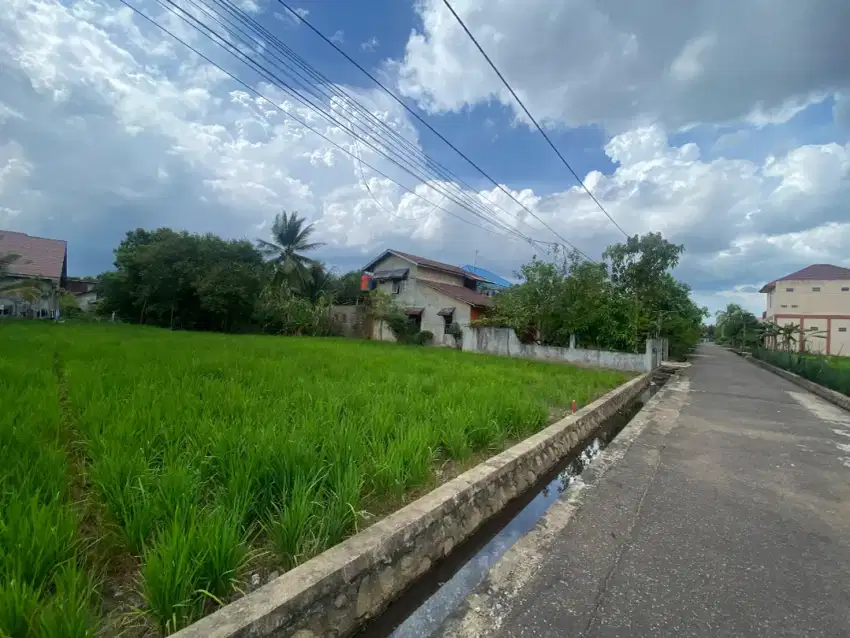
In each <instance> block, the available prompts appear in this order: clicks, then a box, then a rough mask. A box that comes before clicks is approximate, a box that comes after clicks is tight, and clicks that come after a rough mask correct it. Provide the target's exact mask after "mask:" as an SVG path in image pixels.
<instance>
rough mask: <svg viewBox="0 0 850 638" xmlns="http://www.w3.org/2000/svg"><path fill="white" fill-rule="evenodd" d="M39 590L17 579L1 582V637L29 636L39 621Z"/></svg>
mask: <svg viewBox="0 0 850 638" xmlns="http://www.w3.org/2000/svg"><path fill="white" fill-rule="evenodd" d="M40 604H41V595H40V592H39V590H37V589H33V587H32V586H31V585H30V584H28V583H25V582H22V581H20V580H16V579H10V580H5V581H4V580H0V636H4V637H5V636H10V637H11V638H16V637H17V636H29V635H31V633H32V630H33V628H34V627H35V624H36V622H37V619H38V612H39V609H40Z"/></svg>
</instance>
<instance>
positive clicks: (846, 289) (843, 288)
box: [841, 286, 850, 292]
mask: <svg viewBox="0 0 850 638" xmlns="http://www.w3.org/2000/svg"><path fill="white" fill-rule="evenodd" d="M841 292H850V287H848V286H842V288H841Z"/></svg>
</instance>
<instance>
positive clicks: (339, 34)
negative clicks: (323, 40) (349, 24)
mask: <svg viewBox="0 0 850 638" xmlns="http://www.w3.org/2000/svg"><path fill="white" fill-rule="evenodd" d="M330 40H331V42H333V43H335V44H342V43H343V42H345V32H344V31H343V30H342V29H337V30H336V31H335V32H334V34H333V35H332V36H331V38H330Z"/></svg>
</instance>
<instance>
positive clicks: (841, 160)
mask: <svg viewBox="0 0 850 638" xmlns="http://www.w3.org/2000/svg"><path fill="white" fill-rule="evenodd" d="M458 4H459V5H460V4H461V3H458ZM154 6H155V5H150V7H148V8H152V7H154ZM506 7H507V5H504V6H502V9H503V10H508V9H509V7H508V8H506ZM599 20H601V18H599ZM557 21H558V20H556V22H557ZM547 24H548V23H547ZM606 24H607V23H606V22H605V21H604V20H602V21H601V22H598V23H592V24H591V25H590V26H591V27H592V28H595V29H597V30H598V29H602V28H603V27H605V28H608V26H606ZM594 25H595V26H594ZM609 26H610V25H609ZM548 28H549V27H548V26H546V27H543V30H544V31H548ZM695 31H696V30H695ZM710 33H717V34H718V35H717V38H718V39H717V44H716V45H714V44H711V42H710V40H711V37H710V36H709V35H706V34H710ZM723 34H724V32H723V30H711V29H708V28H701V29H699V30H698V31H696V35H694V37H691V38H685V39H684V41H683V42H682V43H681V44H680V45H677V46H676V47H675V51H673V50H672V49H671V52H670V56H669V62H666V63H665V65H662V66H664V68H665V69H668V68H671V64H672V61H673V60H676V59H683V60H684V59H687V60H688V62H687V63H685V62H681V63H680V64H679V65H678V67H677V69H678V70H677V71H676V73H677V74H678V76H679V80H677V81H686V82H687V83H690V84H693V83H697V84H699V83H700V82H702V81H703V78H704V76H705V74H706V73H707V71H706V65H709V64H712V63H713V62H712V60H713V56H714V55H715V47H717V48H720V47H722V46H723V44H724V35H723ZM544 35H545V34H544ZM487 37H489V38H491V40H493V41H495V40H499V41H501V42H504V43H505V46H508V45H509V44H510V43H511V42H512V41H513V40H514V36H512V35H510V34H508V33H507V32H506V31H505V30H504V29H503V30H501V31H497V32H494V33H490V34H489V35H488V36H487ZM700 38H708V40H705V41H702V43H700ZM623 42H624V43H625V45H627V48H628V46H633V45H631V44H629V43H630V42H633V40H632V39H629V38H626V39H625V40H623ZM635 42H637V41H635ZM689 42H697V44H692V45H688V44H687V43H689ZM199 44H202V43H199ZM635 46H636V45H635ZM688 46H690V49H688ZM535 47H536V44H535V43H533V42H531V43H529V45H528V48H530V49H533V50H535ZM531 53H532V51H526V50H525V49H523V48H522V47H520V49H519V54H520V56H521V57H522V56H525V55H531ZM635 55H636V54H635ZM445 60H446V61H447V62H451V61H452V60H455V61H457V58H454V57H452V56H448V57H446V58H445ZM230 68H232V67H230ZM467 68H468V69H469V71H470V73H469V77H470V84H471V85H475V83H476V78H477V76H476V75H475V70H474V68H473V66H472V65H471V64H468V65H467ZM0 71H2V76H3V77H4V82H2V83H0V105H3V106H2V107H0V140H3V143H2V144H1V145H0V227H2V226H5V227H10V228H12V229H16V230H24V231H27V232H34V233H38V234H42V235H47V236H58V237H63V238H66V239H68V240H69V244H70V247H69V251H70V261H71V264H70V265H71V271H72V272H76V273H79V274H89V273H93V272H97V271H98V270H101V269H103V268H106V267H107V266H108V264H109V263H110V261H111V259H110V254H111V250H112V248H113V247H114V246H115V245H116V244H117V242H118V241H119V240H120V238H121V236H122V235H123V233H124V232H126V231H127V230H128V229H131V228H135V227H137V226H143V227H155V226H159V225H169V226H173V227H177V228H188V229H190V230H194V231H203V232H207V231H210V232H217V233H220V234H223V235H226V236H237V237H238V236H247V237H251V238H253V237H256V236H257V235H259V234H262V233H264V232H266V229H267V228H268V225H269V222H270V220H271V219H272V218H273V216H274V214H275V213H276V212H278V211H279V210H280V209H281V208H287V209H289V210H298V211H300V212H301V213H303V214H306V215H307V216H308V217H309V218H310V219H311V221H314V222H315V223H316V225H317V229H318V233H319V239H320V240H321V241H325V242H328V244H329V246H328V248H327V249H326V250H325V252H324V253H323V254H322V257H323V258H325V259H328V260H329V261H331V262H332V263H339V264H342V265H344V267H355V266H357V265H359V263H360V262H361V261H365V260H366V259H367V257H368V256H371V255H373V254H374V253H377V252H378V251H379V250H381V249H382V248H385V247H387V246H394V247H398V248H400V249H407V250H410V251H411V252H417V253H420V254H425V255H429V256H432V257H434V258H436V259H443V260H447V261H450V262H454V263H462V262H467V261H471V260H472V259H473V256H474V254H475V251H476V250H478V251H480V254H479V260H480V262H481V263H486V265H487V267H488V268H491V269H493V270H495V271H497V272H501V273H502V274H504V275H506V276H509V275H510V274H511V273H512V272H513V271H514V270H516V269H517V268H518V267H519V265H520V264H521V263H523V261H526V260H527V259H528V258H529V257H530V255H531V253H532V249H531V248H530V247H529V246H527V245H526V244H523V243H521V242H517V241H512V240H509V239H506V238H500V237H494V236H492V235H491V234H488V233H486V232H485V231H483V230H480V229H478V228H475V227H472V226H469V225H468V224H464V223H463V222H461V221H459V220H458V219H456V218H455V217H452V216H451V215H450V214H448V213H447V212H444V211H442V210H440V208H439V207H445V208H446V209H447V210H448V211H449V212H450V213H454V214H458V215H461V216H463V217H465V218H467V219H471V217H470V215H469V213H466V212H463V211H462V210H460V209H459V208H458V207H457V206H456V205H454V204H452V203H450V202H447V201H446V200H445V198H444V197H443V196H441V195H440V194H438V193H437V192H435V190H434V189H437V190H439V189H440V188H441V187H442V185H441V184H440V183H433V182H432V183H430V184H423V183H419V182H418V181H416V180H414V179H412V178H410V176H407V175H405V174H403V173H402V172H401V171H399V170H397V169H394V168H393V167H392V166H391V165H390V164H389V163H388V162H386V161H385V160H383V159H381V158H380V157H379V156H378V155H377V154H376V153H375V152H374V151H373V150H370V149H369V148H368V147H367V146H366V145H365V144H358V146H357V151H356V152H357V153H359V154H360V155H361V157H362V159H363V162H364V163H368V164H372V165H373V166H374V167H375V168H377V169H379V170H381V171H383V172H386V173H387V174H388V175H390V176H391V177H393V178H394V179H397V180H399V181H401V182H402V183H404V184H407V185H409V186H410V187H411V188H412V189H413V190H414V191H415V192H416V193H418V194H420V195H422V196H423V197H425V198H426V199H427V200H430V202H431V203H428V202H426V201H423V200H422V199H419V198H417V197H416V196H414V195H410V194H409V193H405V192H404V191H403V190H402V189H401V188H399V187H398V186H396V185H395V184H393V183H392V182H391V181H390V180H388V179H386V178H385V177H383V176H381V175H379V174H378V173H377V172H376V171H375V170H373V169H370V168H369V167H367V166H365V165H364V166H363V167H362V169H361V167H360V166H359V165H358V163H357V162H356V161H355V160H353V159H352V158H351V157H350V156H348V155H346V154H345V153H344V152H343V151H341V150H340V149H339V148H336V147H335V146H334V145H333V144H331V143H329V142H327V141H325V140H323V139H321V138H320V137H319V136H317V135H316V134H315V133H312V132H311V131H309V130H308V129H307V128H306V127H305V126H304V125H302V124H300V123H298V122H297V121H296V120H295V119H293V117H292V115H296V116H298V117H299V118H302V119H303V120H304V121H306V122H307V123H309V124H310V125H311V126H313V127H315V128H316V129H317V130H319V131H321V132H322V133H323V134H325V135H326V136H327V137H328V138H330V139H331V140H333V141H334V142H335V143H337V144H339V145H340V146H342V147H343V148H346V149H349V150H353V149H354V145H353V142H352V138H351V136H350V135H349V133H348V132H347V131H346V130H345V129H344V128H343V127H340V126H337V125H334V124H330V123H328V122H326V121H324V120H323V119H322V118H321V117H320V116H319V115H316V114H314V113H311V112H309V111H307V110H305V109H304V108H302V107H300V106H298V105H296V104H295V103H293V102H292V100H291V98H289V96H286V95H284V94H282V93H280V92H279V91H277V90H276V89H273V88H270V87H268V86H260V90H261V91H262V92H263V93H264V94H266V95H267V96H268V97H269V98H270V99H271V100H272V102H273V103H274V104H276V105H279V106H280V107H281V108H282V109H283V110H284V111H286V112H288V113H289V114H290V115H287V114H286V113H284V112H281V111H280V110H278V109H277V108H275V106H273V105H272V104H270V103H268V102H265V101H263V100H261V99H259V98H257V97H256V96H255V95H252V94H250V93H249V92H247V91H245V90H244V89H243V88H242V87H239V86H238V85H236V84H235V83H233V82H231V81H230V80H229V79H228V78H227V77H226V76H225V75H224V74H222V73H221V72H220V71H217V70H215V69H213V68H212V67H210V66H209V65H207V64H206V63H203V62H202V61H201V60H199V59H198V58H197V57H196V56H193V55H190V54H187V52H186V50H184V49H183V48H181V47H180V46H179V45H175V44H174V43H172V42H169V41H168V40H167V38H166V37H165V36H164V35H163V34H162V33H160V32H159V31H157V30H155V29H153V28H151V27H150V25H146V24H145V23H144V22H142V21H141V20H140V19H138V18H136V17H135V16H133V15H131V14H129V13H127V12H126V11H124V10H123V9H119V8H116V7H115V6H113V4H112V3H111V2H107V1H106V0H77V1H75V2H69V3H68V4H60V3H58V2H54V1H53V0H6V2H5V3H3V4H2V5H0ZM665 73H666V71H665ZM449 77H451V74H449ZM550 77H560V76H559V75H558V74H554V75H551V76H550ZM576 77H579V76H578V75H576ZM581 77H584V78H585V81H586V82H591V81H593V82H595V79H594V78H595V76H593V75H592V74H591V73H590V72H589V71H587V70H585V73H584V75H582V76H581ZM350 90H351V91H353V92H354V93H355V94H356V95H357V97H358V98H359V99H361V100H362V101H363V102H364V103H365V104H366V105H368V107H369V108H370V110H371V111H372V112H373V113H374V114H375V115H376V116H377V117H378V118H380V119H382V120H383V121H385V122H387V123H388V124H389V125H390V126H391V127H393V128H394V129H395V130H397V131H398V132H399V133H400V134H401V135H403V136H404V137H405V138H406V139H407V140H408V141H409V142H410V143H411V144H413V145H418V144H419V138H418V132H417V129H416V128H415V127H414V126H413V124H412V123H411V122H410V120H409V119H408V118H407V117H406V114H405V113H404V112H403V111H402V110H401V108H400V107H399V106H398V105H397V104H396V103H395V102H393V101H392V100H391V99H390V98H389V97H388V96H386V95H383V94H381V93H378V92H371V91H363V90H355V89H350ZM469 95H470V96H474V91H473V92H472V93H470V94H469ZM475 99H477V98H475ZM763 103H764V104H768V103H769V101H768V100H767V99H765V100H764V101H763ZM751 106H752V105H751ZM332 108H333V109H334V112H336V113H342V112H344V110H345V109H346V104H345V103H344V102H339V101H338V102H335V103H334V104H333V107H332ZM751 111H752V108H749V107H748V108H746V109H741V110H740V114H744V115H745V114H747V113H750V112H751ZM765 112H766V111H765ZM714 150H715V153H719V152H720V150H718V149H717V148H715V149H714ZM605 151H606V153H607V154H608V156H609V157H610V158H611V159H612V161H614V162H615V163H616V169H615V170H614V171H613V172H612V173H610V174H603V173H601V172H599V171H593V172H591V173H590V174H589V175H588V176H587V179H586V182H587V185H588V187H589V188H591V189H592V190H593V193H594V195H595V196H596V197H598V198H599V200H600V201H601V202H602V203H603V205H604V206H605V207H606V209H607V210H608V211H609V212H610V213H611V214H612V215H613V216H614V217H615V218H616V219H617V220H618V221H619V222H620V224H621V225H623V226H624V227H625V228H626V230H627V231H628V232H630V233H637V232H646V231H649V230H661V231H663V232H664V233H665V234H666V235H667V236H668V237H670V238H671V239H673V240H674V241H677V242H682V243H684V244H685V245H686V248H687V253H686V254H685V258H684V260H683V263H682V265H681V267H680V271H679V274H680V275H681V276H682V277H684V278H685V279H686V280H687V281H688V282H690V283H691V284H692V285H693V286H694V288H695V289H696V290H698V291H699V295H700V296H699V298H711V299H714V300H715V301H717V302H718V303H724V302H723V299H725V298H726V297H724V295H726V296H728V295H730V294H733V293H734V294H735V295H737V296H741V295H744V294H752V293H750V292H748V290H749V289H745V288H742V287H741V286H747V285H760V284H761V283H763V282H764V281H767V280H770V279H773V278H775V277H776V276H779V275H781V274H784V273H786V272H791V271H793V270H795V269H796V268H799V267H802V266H805V265H807V264H808V263H812V262H832V263H837V264H841V263H844V264H847V257H846V255H847V253H846V246H847V245H850V224H848V223H847V213H846V211H847V202H848V201H850V197H848V184H850V147H848V146H847V145H842V144H838V143H832V144H820V145H808V146H797V147H795V148H792V149H791V150H789V151H788V152H785V153H783V154H781V155H778V156H777V157H774V158H770V159H769V160H768V161H765V162H755V161H747V160H739V159H729V158H724V157H717V158H714V159H707V158H706V156H705V154H704V153H701V150H700V148H699V147H698V146H697V145H695V144H674V143H671V141H670V137H668V135H667V132H666V130H665V127H664V126H663V125H662V124H653V125H646V126H637V125H634V126H629V127H627V128H625V129H624V130H622V131H621V132H620V133H619V134H618V135H616V136H614V137H612V138H611V139H610V140H609V141H608V143H607V144H606V146H605ZM361 171H362V172H361ZM366 185H368V189H367V188H366ZM512 192H513V194H514V196H515V197H516V198H517V199H519V200H520V201H522V202H523V203H524V204H525V206H527V207H528V208H530V209H531V210H533V211H534V212H535V213H536V214H537V215H538V216H539V217H540V218H541V219H542V220H543V221H545V222H546V223H547V224H549V225H550V226H552V227H553V228H555V229H556V230H557V231H558V232H559V233H560V234H561V235H563V236H564V237H566V238H567V239H569V240H570V241H571V242H573V243H574V244H576V245H577V246H579V247H581V248H582V250H584V251H585V252H587V253H588V254H590V255H592V256H599V255H600V254H601V252H602V250H603V249H604V247H605V246H606V245H607V244H609V243H612V242H613V241H617V240H619V239H620V237H619V236H618V235H617V232H616V231H615V230H614V229H613V227H612V226H611V224H610V222H608V220H607V219H606V218H605V217H604V216H603V215H602V213H601V212H600V211H599V210H598V209H597V208H596V207H595V205H594V204H593V202H592V201H591V200H590V199H589V198H588V197H587V195H586V193H584V192H583V191H581V190H580V189H579V188H578V187H574V188H570V189H568V190H566V191H563V192H559V193H554V194H550V195H549V194H547V195H541V194H540V193H536V192H534V191H533V190H532V189H530V188H526V187H524V185H523V184H515V185H512ZM471 195H472V196H473V197H479V198H482V201H488V200H489V201H492V202H495V203H496V204H498V205H499V206H501V207H503V208H504V209H506V210H508V211H511V212H516V211H517V209H518V208H519V207H518V206H517V204H516V203H515V202H514V201H513V200H511V199H510V198H509V197H508V196H506V195H505V194H504V193H503V192H501V191H500V190H498V189H495V188H494V189H490V190H488V191H483V192H481V193H474V194H471ZM434 204H437V206H434ZM488 205H489V204H488ZM498 214H499V217H500V219H502V220H503V221H504V222H506V223H509V224H511V225H518V228H519V229H520V230H521V231H522V232H523V233H526V234H530V235H532V236H534V237H535V238H538V239H542V240H545V241H554V240H556V237H554V236H553V235H552V234H551V233H550V232H549V231H548V230H546V229H545V228H544V227H543V225H542V224H541V222H539V221H537V220H536V219H534V218H533V217H532V216H530V215H528V214H527V213H526V212H525V211H524V210H521V209H520V210H519V211H518V213H517V217H518V219H519V221H518V220H517V218H514V217H511V216H509V215H507V214H505V213H501V212H500V213H498ZM476 223H480V222H477V221H476ZM736 287H737V288H736ZM713 291H721V292H713ZM723 291H726V292H723ZM729 291H731V292H729Z"/></svg>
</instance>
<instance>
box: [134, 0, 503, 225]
mask: <svg viewBox="0 0 850 638" xmlns="http://www.w3.org/2000/svg"><path fill="white" fill-rule="evenodd" d="M119 2H121V4H123V5H124V6H126V7H127V8H129V9H130V10H131V11H133V12H134V13H136V14H137V15H139V16H140V17H141V18H143V19H144V20H146V21H148V22H150V23H151V24H152V25H154V26H155V27H157V28H158V29H160V30H162V31H163V32H164V33H166V34H168V35H169V36H170V37H172V38H173V39H174V40H176V41H177V42H179V43H180V44H182V45H183V46H184V47H186V48H187V49H189V50H190V51H192V53H194V54H195V55H197V56H198V57H199V58H200V59H202V60H204V61H205V62H207V63H208V64H210V65H211V66H213V67H215V68H216V69H218V70H219V71H221V72H222V73H224V74H225V75H226V76H228V77H229V78H230V79H231V80H233V81H234V82H236V83H237V84H239V85H240V86H241V87H243V88H244V89H245V90H247V91H248V92H250V93H252V94H253V95H256V96H257V97H259V98H260V99H261V100H263V101H264V102H267V103H268V104H270V105H271V106H272V107H274V108H275V109H277V110H279V111H280V112H281V113H283V114H285V115H286V116H287V117H289V118H291V119H292V120H294V121H295V122H297V123H298V124H300V125H301V126H303V127H304V128H305V129H307V130H309V131H311V132H313V133H315V134H316V135H318V136H319V137H321V138H322V139H324V140H325V141H326V142H328V143H329V144H331V145H332V146H334V147H336V148H337V149H339V150H340V151H342V152H343V153H345V154H346V155H348V156H349V157H351V158H352V159H356V157H355V156H354V154H353V153H352V152H351V151H349V150H348V149H346V148H345V147H343V146H342V145H340V144H338V143H337V142H335V141H333V140H332V139H330V138H329V137H327V136H326V135H324V134H323V133H321V132H319V131H318V130H317V129H315V128H314V127H312V126H310V125H309V124H308V123H307V122H306V121H304V120H303V119H302V118H299V117H298V116H297V115H294V114H293V113H290V112H289V111H287V110H286V109H284V108H283V107H282V106H280V105H279V104H277V103H276V102H275V101H273V100H271V99H270V98H268V97H266V96H265V95H263V94H262V93H260V92H259V91H258V90H257V89H255V88H254V87H252V86H250V85H249V84H248V83H246V82H245V81H243V80H241V79H240V78H238V77H237V76H236V75H234V74H233V73H231V72H229V71H227V70H226V69H224V68H223V67H222V66H221V65H219V64H217V63H215V62H213V61H212V60H211V59H210V58H209V57H207V56H206V55H204V54H203V53H201V52H200V51H199V50H198V49H197V48H195V47H193V46H192V45H191V44H189V43H188V42H186V41H185V40H183V39H182V38H180V37H179V36H177V35H176V34H175V33H173V32H172V31H170V30H169V29H167V28H166V27H164V26H163V25H161V24H160V23H159V22H157V21H156V20H155V19H153V18H151V17H150V16H148V15H147V14H145V13H144V12H143V11H141V10H140V9H138V8H136V7H134V6H133V5H132V4H130V3H129V2H128V1H127V0H119ZM160 5H161V6H163V7H164V8H167V7H165V5H162V3H160ZM260 74H261V75H262V76H263V77H265V78H266V79H267V80H269V81H270V82H271V81H272V80H270V79H269V77H268V76H267V75H266V74H264V73H262V72H261V73H260ZM287 92H289V91H287ZM290 94H292V93H290ZM363 165H364V166H367V167H369V168H370V169H372V170H373V171H374V172H375V173H377V174H378V175H381V176H382V177H384V178H385V179H387V180H389V181H390V182H392V183H394V184H395V185H397V186H398V187H399V188H401V189H403V190H405V191H406V192H408V193H410V194H412V195H414V196H416V197H418V198H419V199H421V200H423V201H424V202H426V203H428V204H430V205H432V206H436V207H437V208H439V209H440V210H442V211H443V212H445V213H446V214H448V215H450V216H452V217H454V218H456V219H458V220H460V221H462V222H463V223H465V224H469V225H470V226H474V227H476V228H480V229H482V230H484V231H486V232H489V233H491V234H493V235H496V236H498V237H503V238H508V239H517V238H516V237H514V236H512V235H503V234H502V233H499V232H496V231H495V230H493V229H492V228H487V227H486V226H481V225H480V224H476V223H475V222H472V221H470V220H468V219H466V218H464V217H461V216H460V215H457V214H455V213H453V212H451V211H449V210H447V209H445V208H443V207H442V206H439V205H437V204H434V202H431V201H430V200H428V199H426V198H425V197H424V196H422V195H420V194H419V193H416V192H414V191H412V190H411V189H409V188H408V187H407V186H405V185H404V184H402V183H400V182H398V181H397V180H395V179H393V178H392V177H390V176H389V175H387V174H386V173H383V172H382V171H380V170H379V169H377V168H375V167H374V166H372V165H371V164H369V163H368V162H365V161H364V162H363Z"/></svg>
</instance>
